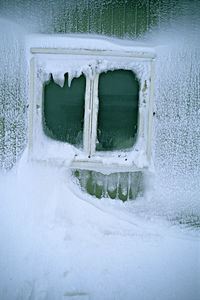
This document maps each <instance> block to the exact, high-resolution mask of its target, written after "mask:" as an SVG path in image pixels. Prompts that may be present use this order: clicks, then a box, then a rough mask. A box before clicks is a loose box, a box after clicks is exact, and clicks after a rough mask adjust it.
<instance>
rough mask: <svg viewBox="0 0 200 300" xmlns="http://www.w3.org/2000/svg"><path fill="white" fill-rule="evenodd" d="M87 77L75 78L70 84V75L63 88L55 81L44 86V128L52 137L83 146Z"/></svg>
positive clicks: (66, 76)
mask: <svg viewBox="0 0 200 300" xmlns="http://www.w3.org/2000/svg"><path fill="white" fill-rule="evenodd" d="M85 86H86V79H85V77H84V76H83V75H82V76H80V77H79V78H74V79H73V80H72V82H71V86H70V87H69V86H68V75H67V74H66V75H65V84H64V86H63V87H62V88H61V87H60V86H59V85H58V84H56V83H55V82H54V81H53V78H52V77H51V79H50V81H49V82H48V83H47V84H46V85H45V87H44V103H43V104H44V105H43V128H44V132H45V133H46V134H47V135H48V136H49V137H51V138H53V139H56V140H59V141H63V142H68V143H70V144H73V145H76V146H79V147H81V146H82V143H83V121H84V99H85Z"/></svg>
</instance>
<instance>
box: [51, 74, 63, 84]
mask: <svg viewBox="0 0 200 300" xmlns="http://www.w3.org/2000/svg"><path fill="white" fill-rule="evenodd" d="M52 76H53V80H54V81H55V83H57V84H58V85H59V86H60V87H63V86H64V82H65V74H64V73H63V72H56V73H52Z"/></svg>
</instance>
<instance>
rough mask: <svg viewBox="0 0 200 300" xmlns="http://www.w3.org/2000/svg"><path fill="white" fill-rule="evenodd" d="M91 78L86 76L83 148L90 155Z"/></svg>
mask: <svg viewBox="0 0 200 300" xmlns="http://www.w3.org/2000/svg"><path fill="white" fill-rule="evenodd" d="M90 112H91V80H90V78H89V77H87V78H86V93H85V113H84V131H83V149H84V151H85V152H86V153H87V154H88V155H89V153H90V131H91V113H90Z"/></svg>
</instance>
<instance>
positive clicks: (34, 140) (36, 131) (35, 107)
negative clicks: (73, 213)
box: [28, 47, 155, 174]
mask: <svg viewBox="0 0 200 300" xmlns="http://www.w3.org/2000/svg"><path fill="white" fill-rule="evenodd" d="M145 50H146V49H145V48H144V50H143V51H141V49H137V47H135V49H134V51H133V50H132V51H130V50H129V49H127V50H124V51H115V50H85V49H67V48H62V49H59V48H31V49H30V52H31V57H30V103H29V136H28V150H29V151H28V153H29V155H28V158H29V160H33V161H43V162H53V163H55V164H59V165H64V166H68V167H71V168H76V169H90V170H96V171H99V172H102V173H104V174H108V173H112V172H116V171H117V172H123V171H124V172H130V171H132V172H135V171H141V170H148V169H149V167H150V166H151V164H152V160H151V130H152V114H153V84H154V68H155V67H154V64H155V54H154V52H153V51H149V49H148V50H147V51H145ZM118 69H122V70H131V71H133V73H134V74H135V75H136V77H137V79H138V80H139V84H140V90H139V115H138V131H137V138H136V142H135V144H134V145H133V147H132V148H131V149H124V150H120V151H119V150H118V151H96V136H97V116H98V79H99V74H100V73H103V72H106V71H113V70H118ZM66 73H68V84H69V85H70V83H71V80H72V79H73V78H77V77H79V76H80V75H81V74H84V75H85V77H86V93H85V114H84V130H83V149H82V150H81V149H78V148H76V147H74V146H72V145H70V144H68V143H64V142H59V141H56V140H53V139H51V138H49V137H48V136H46V135H45V133H44V130H43V120H42V106H43V92H44V85H45V83H46V82H48V80H49V79H50V76H51V75H52V76H53V79H54V81H55V82H56V83H58V84H59V85H60V86H61V87H62V86H63V85H64V78H65V77H64V75H65V74H66Z"/></svg>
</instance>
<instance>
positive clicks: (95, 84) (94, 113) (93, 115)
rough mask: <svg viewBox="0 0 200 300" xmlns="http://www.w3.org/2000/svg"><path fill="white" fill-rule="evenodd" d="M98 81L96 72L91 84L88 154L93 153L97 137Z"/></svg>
mask: <svg viewBox="0 0 200 300" xmlns="http://www.w3.org/2000/svg"><path fill="white" fill-rule="evenodd" d="M98 83H99V74H96V75H95V77H94V80H93V84H92V93H91V95H92V97H91V102H92V106H91V107H92V110H91V139H90V141H91V143H90V155H94V154H95V150H96V138H97V115H98V107H99V99H98Z"/></svg>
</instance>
